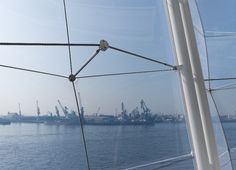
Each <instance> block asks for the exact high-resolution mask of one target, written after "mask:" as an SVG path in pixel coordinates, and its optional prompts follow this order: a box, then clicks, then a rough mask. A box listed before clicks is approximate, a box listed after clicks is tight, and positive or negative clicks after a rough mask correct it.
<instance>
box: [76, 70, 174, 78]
mask: <svg viewBox="0 0 236 170" xmlns="http://www.w3.org/2000/svg"><path fill="white" fill-rule="evenodd" d="M168 71H174V69H163V70H144V71H132V72H120V73H107V74H94V75H85V76H79V77H76V78H78V79H84V78H95V77H107V76H122V75H132V74H145V73H157V72H168Z"/></svg>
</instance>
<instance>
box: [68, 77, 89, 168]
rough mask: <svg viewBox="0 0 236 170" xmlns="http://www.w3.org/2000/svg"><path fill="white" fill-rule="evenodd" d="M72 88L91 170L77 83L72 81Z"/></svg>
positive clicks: (87, 160)
mask: <svg viewBox="0 0 236 170" xmlns="http://www.w3.org/2000/svg"><path fill="white" fill-rule="evenodd" d="M72 86H73V91H74V95H75V101H76V107H77V111H78V114H79V120H80V128H81V132H82V139H83V143H84V150H85V155H86V162H87V167H88V170H90V164H89V157H88V150H87V144H86V140H85V134H84V125H83V119H82V117H81V113H80V107H79V102H78V96H77V91H76V88H75V83H74V81H72ZM81 107H82V106H81Z"/></svg>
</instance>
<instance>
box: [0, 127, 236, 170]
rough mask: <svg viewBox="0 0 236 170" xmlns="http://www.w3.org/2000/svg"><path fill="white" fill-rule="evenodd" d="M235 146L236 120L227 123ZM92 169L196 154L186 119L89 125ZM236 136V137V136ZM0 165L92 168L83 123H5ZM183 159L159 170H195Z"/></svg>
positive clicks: (9, 169)
mask: <svg viewBox="0 0 236 170" xmlns="http://www.w3.org/2000/svg"><path fill="white" fill-rule="evenodd" d="M225 128H226V132H227V133H228V136H229V137H230V138H229V144H230V147H234V146H235V145H236V140H235V138H234V135H232V133H235V130H236V123H227V124H225ZM84 132H85V138H86V142H87V149H88V150H87V151H88V157H89V163H90V168H91V169H126V168H131V167H135V166H137V165H143V164H148V163H152V162H156V161H160V160H164V159H168V158H170V157H176V156H179V155H184V154H188V153H190V146H189V142H188V138H187V132H186V127H185V124H184V123H159V124H156V125H154V126H91V125H87V126H85V127H84ZM233 138H234V139H233ZM0 158H1V161H0V169H2V170H25V169H30V170H44V169H45V170H54V169H55V170H65V169H66V170H78V169H81V170H83V169H87V164H86V156H85V150H84V145H83V142H82V135H81V129H80V126H64V125H59V126H56V125H45V124H35V123H12V124H11V125H1V126H0ZM192 167H193V165H192V160H191V159H188V160H182V161H179V162H174V163H173V162H172V163H168V164H165V165H162V166H160V167H159V168H158V169H165V170H167V169H168V170H172V169H176V168H180V169H192Z"/></svg>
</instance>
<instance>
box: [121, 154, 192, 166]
mask: <svg viewBox="0 0 236 170" xmlns="http://www.w3.org/2000/svg"><path fill="white" fill-rule="evenodd" d="M192 158H193V155H192V154H191V153H189V154H185V155H180V156H176V157H172V158H168V159H164V160H160V161H156V162H151V163H148V164H144V165H138V166H135V167H131V168H126V169H125V170H133V169H139V168H145V167H150V166H153V165H158V164H164V163H169V164H167V167H168V166H170V165H171V163H173V162H180V161H184V160H188V159H192ZM161 168H162V167H161Z"/></svg>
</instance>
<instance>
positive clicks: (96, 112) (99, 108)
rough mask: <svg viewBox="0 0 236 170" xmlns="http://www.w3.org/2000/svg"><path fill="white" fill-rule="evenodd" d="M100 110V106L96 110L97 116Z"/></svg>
mask: <svg viewBox="0 0 236 170" xmlns="http://www.w3.org/2000/svg"><path fill="white" fill-rule="evenodd" d="M99 111H100V107H98V110H97V111H96V112H95V116H98V113H99Z"/></svg>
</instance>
